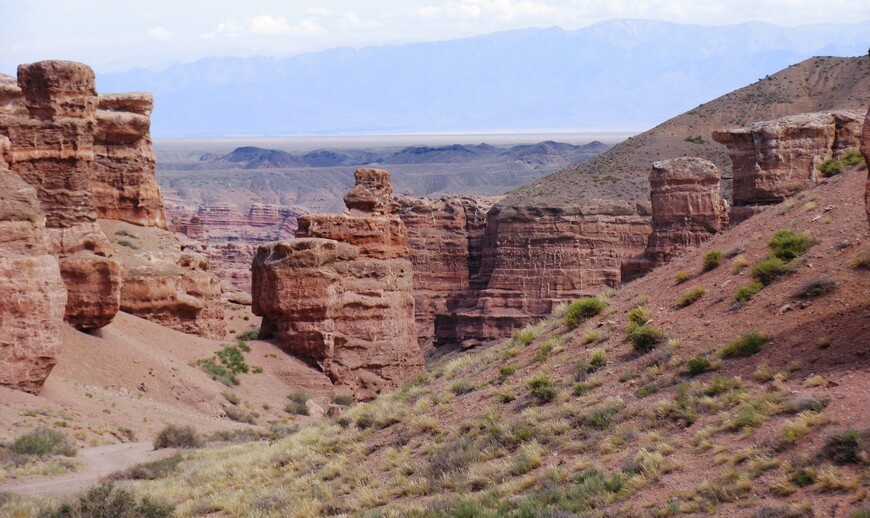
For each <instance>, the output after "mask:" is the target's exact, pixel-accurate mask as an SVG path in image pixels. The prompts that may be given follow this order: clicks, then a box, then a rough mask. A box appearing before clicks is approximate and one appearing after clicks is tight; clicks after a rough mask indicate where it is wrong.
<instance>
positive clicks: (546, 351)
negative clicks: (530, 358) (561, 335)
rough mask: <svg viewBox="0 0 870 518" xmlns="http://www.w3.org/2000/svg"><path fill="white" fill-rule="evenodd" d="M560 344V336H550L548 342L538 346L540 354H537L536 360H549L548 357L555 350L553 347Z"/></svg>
mask: <svg viewBox="0 0 870 518" xmlns="http://www.w3.org/2000/svg"><path fill="white" fill-rule="evenodd" d="M557 345H559V339H558V338H550V339H549V340H547V341H546V342H544V343H542V344H541V345H539V346H538V354H536V355H535V361H536V362H538V363H544V362H545V361H546V360H547V357H548V356H549V355H550V353H551V352H553V349H555V348H556V346H557Z"/></svg>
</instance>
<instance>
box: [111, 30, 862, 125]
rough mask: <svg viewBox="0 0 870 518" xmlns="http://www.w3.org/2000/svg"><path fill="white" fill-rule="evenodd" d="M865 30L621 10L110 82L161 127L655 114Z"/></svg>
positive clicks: (649, 119)
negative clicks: (149, 107) (605, 16)
mask: <svg viewBox="0 0 870 518" xmlns="http://www.w3.org/2000/svg"><path fill="white" fill-rule="evenodd" d="M867 34H870V22H861V23H856V24H843V25H814V26H804V27H778V26H775V25H769V24H760V23H750V24H741V25H732V26H720V27H702V26H692V25H678V24H672V23H666V22H658V21H644V20H618V21H610V22H603V23H600V24H596V25H593V26H590V27H587V28H584V29H580V30H575V31H565V30H562V29H560V28H557V27H553V28H547V29H524V30H518V31H508V32H501V33H494V34H489V35H484V36H479V37H474V38H467V39H461V40H453V41H445V42H437V43H418V44H409V45H398V46H380V47H366V48H361V49H351V48H338V49H332V50H327V51H323V52H317V53H310V54H303V55H299V56H295V57H291V58H286V59H278V58H268V57H254V58H208V59H203V60H199V61H196V62H193V63H188V64H181V65H174V66H172V67H169V68H167V69H165V70H162V71H159V72H153V71H147V70H143V69H134V70H131V71H129V72H126V73H123V74H106V75H101V76H100V77H98V82H99V84H100V88H101V90H104V91H116V90H125V89H129V88H131V87H135V88H136V89H143V90H148V91H152V92H154V94H155V98H156V100H157V102H156V105H157V106H158V109H157V110H156V111H155V113H154V123H153V124H154V126H153V131H154V133H155V134H156V135H158V136H192V135H244V134H258V135H269V134H336V133H373V132H375V133H377V132H380V133H390V132H393V133H404V132H433V131H462V130H482V129H490V130H507V129H519V128H526V129H527V128H551V129H556V128H566V129H567V128H580V127H583V128H590V129H592V128H596V129H626V128H644V127H649V126H651V125H653V124H654V123H656V122H657V121H660V120H662V119H666V118H668V117H671V116H673V115H675V114H677V113H680V112H682V111H684V110H686V109H688V108H690V107H691V106H694V105H697V104H698V103H700V102H702V101H704V100H706V99H710V98H714V97H716V96H718V95H722V94H724V93H726V92H728V91H731V90H733V89H735V88H737V87H739V86H741V85H743V84H746V83H749V82H751V81H754V80H756V79H758V78H759V77H762V76H765V75H767V74H770V73H773V72H775V71H777V70H780V69H782V68H784V67H786V66H788V65H789V64H791V63H794V62H797V61H800V60H802V59H805V58H807V57H809V56H810V55H813V54H840V55H859V54H864V53H865V52H866V49H867V47H868V43H870V40H868V38H867V36H866V35H867ZM542 57H546V59H542ZM215 107H220V109H215Z"/></svg>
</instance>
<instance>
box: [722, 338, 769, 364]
mask: <svg viewBox="0 0 870 518" xmlns="http://www.w3.org/2000/svg"><path fill="white" fill-rule="evenodd" d="M768 340H769V337H768V336H767V335H765V334H764V333H758V332H755V331H753V332H751V333H747V334H745V335H743V336H741V337H740V338H738V339H736V340H734V341H733V342H731V343H730V344H728V345H726V346H725V347H724V348H722V353H721V355H722V357H723V358H748V357H749V356H752V355H754V354H756V353H758V352H759V351H761V347H762V346H763V345H764V344H765V342H767V341H768Z"/></svg>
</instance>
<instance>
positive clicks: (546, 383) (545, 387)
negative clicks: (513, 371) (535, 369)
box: [528, 376, 556, 403]
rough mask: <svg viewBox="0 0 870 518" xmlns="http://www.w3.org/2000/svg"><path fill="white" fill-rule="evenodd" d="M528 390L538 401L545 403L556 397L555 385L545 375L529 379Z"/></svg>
mask: <svg viewBox="0 0 870 518" xmlns="http://www.w3.org/2000/svg"><path fill="white" fill-rule="evenodd" d="M528 387H529V391H530V392H531V393H532V396H534V397H535V399H537V400H538V401H539V402H541V403H546V402H547V401H552V399H553V398H554V397H556V385H555V384H554V383H553V382H552V381H551V380H550V378H548V377H546V376H536V377H534V378H532V379H530V380H529V383H528Z"/></svg>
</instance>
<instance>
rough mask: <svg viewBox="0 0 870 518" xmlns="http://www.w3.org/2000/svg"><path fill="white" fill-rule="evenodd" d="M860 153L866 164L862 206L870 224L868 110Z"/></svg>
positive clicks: (869, 137) (869, 112) (869, 113)
mask: <svg viewBox="0 0 870 518" xmlns="http://www.w3.org/2000/svg"><path fill="white" fill-rule="evenodd" d="M861 153H863V154H864V161H865V162H866V163H867V190H866V191H865V193H864V205H865V207H866V211H867V221H868V222H870V109H868V110H867V116H866V117H865V118H864V131H863V132H862V133H861Z"/></svg>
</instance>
